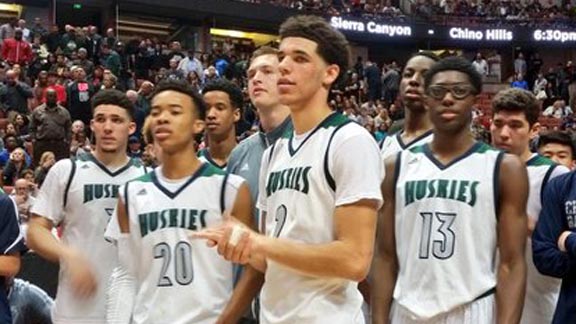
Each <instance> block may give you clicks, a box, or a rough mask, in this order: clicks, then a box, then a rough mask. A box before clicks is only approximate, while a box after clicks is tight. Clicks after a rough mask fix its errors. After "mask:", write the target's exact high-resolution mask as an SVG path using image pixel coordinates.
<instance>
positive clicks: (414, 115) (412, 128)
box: [403, 109, 432, 137]
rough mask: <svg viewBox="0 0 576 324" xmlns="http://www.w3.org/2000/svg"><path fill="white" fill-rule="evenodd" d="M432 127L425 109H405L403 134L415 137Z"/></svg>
mask: <svg viewBox="0 0 576 324" xmlns="http://www.w3.org/2000/svg"><path fill="white" fill-rule="evenodd" d="M431 129H432V123H431V122H430V118H429V117H428V112H427V111H410V110H408V109H406V118H405V119H404V131H403V135H405V136H406V137H416V136H419V135H421V134H422V133H425V132H427V131H429V130H431Z"/></svg>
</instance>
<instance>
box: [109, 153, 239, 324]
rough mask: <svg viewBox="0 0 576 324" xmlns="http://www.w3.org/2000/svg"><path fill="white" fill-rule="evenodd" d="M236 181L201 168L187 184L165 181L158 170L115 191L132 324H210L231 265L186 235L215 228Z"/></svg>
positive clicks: (223, 297)
mask: <svg viewBox="0 0 576 324" xmlns="http://www.w3.org/2000/svg"><path fill="white" fill-rule="evenodd" d="M243 181H244V180H243V179H242V178H240V177H238V176H235V175H229V176H228V175H227V174H226V173H225V172H224V171H222V170H220V169H218V168H216V167H214V166H212V165H210V164H208V163H203V164H202V166H201V167H200V168H199V169H198V170H197V171H196V172H195V174H194V175H192V176H191V177H189V178H185V179H181V180H179V181H170V180H168V179H166V178H164V177H163V175H162V166H160V167H158V168H156V169H155V170H154V171H153V172H150V173H149V174H147V175H145V176H143V177H140V178H138V179H136V180H134V181H131V182H129V183H127V184H126V186H124V187H123V188H121V191H120V196H121V197H122V199H123V201H124V203H125V205H126V206H127V212H128V218H129V222H130V225H129V227H130V243H131V246H132V248H133V250H132V253H134V255H136V256H137V260H138V264H137V265H136V267H135V268H136V269H137V270H136V271H137V273H136V274H135V279H136V287H137V288H136V289H137V292H136V298H135V305H134V308H133V313H132V321H133V323H139V324H140V323H149V324H156V323H171V324H178V323H182V324H184V323H195V324H213V323H215V322H216V320H217V318H218V316H219V315H220V314H221V313H222V311H223V309H224V306H225V305H226V303H227V302H228V300H229V298H230V296H231V294H232V288H233V284H232V283H233V273H232V263H230V262H228V261H226V260H224V259H223V258H222V257H221V256H220V255H218V252H217V251H216V249H215V248H210V247H208V246H206V242H205V241H204V240H191V239H190V238H189V236H190V234H191V231H199V230H202V229H205V228H207V227H210V226H215V225H217V224H219V223H220V222H221V221H222V213H223V212H224V210H231V209H232V207H233V204H234V200H235V199H236V195H237V192H238V188H239V187H240V186H241V184H242V183H243Z"/></svg>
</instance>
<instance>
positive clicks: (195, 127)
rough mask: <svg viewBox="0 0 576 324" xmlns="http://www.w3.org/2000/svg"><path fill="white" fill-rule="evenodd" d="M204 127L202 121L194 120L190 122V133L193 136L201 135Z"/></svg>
mask: <svg viewBox="0 0 576 324" xmlns="http://www.w3.org/2000/svg"><path fill="white" fill-rule="evenodd" d="M205 126H206V122H204V121H203V120H202V119H194V121H193V122H192V131H193V132H194V134H201V133H202V132H203V131H204V127H205Z"/></svg>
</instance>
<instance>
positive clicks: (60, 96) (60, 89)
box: [42, 84, 66, 106]
mask: <svg viewBox="0 0 576 324" xmlns="http://www.w3.org/2000/svg"><path fill="white" fill-rule="evenodd" d="M48 89H54V91H56V98H57V100H58V103H59V104H60V105H62V106H65V105H66V88H65V87H64V86H63V85H60V84H55V85H49V86H47V87H46V88H44V91H42V103H46V91H48Z"/></svg>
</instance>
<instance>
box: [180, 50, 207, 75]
mask: <svg viewBox="0 0 576 324" xmlns="http://www.w3.org/2000/svg"><path fill="white" fill-rule="evenodd" d="M178 70H181V71H182V72H183V73H184V75H189V74H190V72H196V74H197V75H198V76H201V75H202V74H203V73H204V68H203V67H202V62H200V60H199V59H197V58H196V56H195V51H194V48H191V49H189V50H188V56H186V57H185V58H183V59H181V60H180V62H179V63H178Z"/></svg>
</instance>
